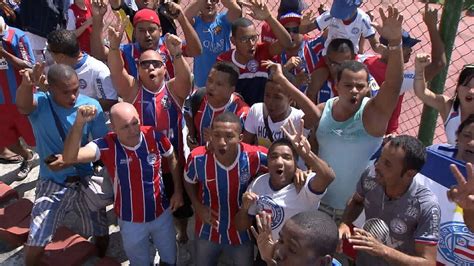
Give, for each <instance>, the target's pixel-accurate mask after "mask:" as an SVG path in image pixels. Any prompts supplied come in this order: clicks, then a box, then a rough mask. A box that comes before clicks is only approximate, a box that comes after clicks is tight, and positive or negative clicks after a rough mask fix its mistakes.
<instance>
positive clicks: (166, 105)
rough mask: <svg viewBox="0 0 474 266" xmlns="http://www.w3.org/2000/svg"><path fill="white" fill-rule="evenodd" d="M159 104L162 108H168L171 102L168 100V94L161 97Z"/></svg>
mask: <svg viewBox="0 0 474 266" xmlns="http://www.w3.org/2000/svg"><path fill="white" fill-rule="evenodd" d="M161 105H162V106H163V108H164V109H166V110H167V109H169V108H170V106H171V103H170V101H168V96H167V95H165V96H164V97H163V99H161Z"/></svg>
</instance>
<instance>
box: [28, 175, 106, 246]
mask: <svg viewBox="0 0 474 266" xmlns="http://www.w3.org/2000/svg"><path fill="white" fill-rule="evenodd" d="M80 186H81V184H80V183H79V182H76V183H68V184H66V185H60V184H57V183H54V182H53V181H51V180H41V179H39V180H38V183H37V185H36V199H35V202H34V204H33V209H32V211H31V224H30V232H29V235H28V241H27V243H26V244H27V245H28V246H34V247H44V246H46V245H47V244H48V243H49V242H51V239H52V238H53V235H54V233H55V232H56V229H57V228H58V225H59V224H60V222H61V221H63V220H64V217H65V215H66V214H67V213H68V212H69V211H72V210H73V211H75V212H76V213H77V215H78V216H79V219H80V220H81V234H82V235H83V236H86V237H87V236H92V235H94V236H104V235H107V234H108V233H109V231H108V227H107V216H106V212H105V209H102V210H101V211H99V212H92V211H90V210H89V208H88V207H87V204H86V202H85V201H84V198H83V193H82V192H81V187H80Z"/></svg>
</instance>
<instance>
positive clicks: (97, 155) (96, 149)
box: [84, 138, 109, 162]
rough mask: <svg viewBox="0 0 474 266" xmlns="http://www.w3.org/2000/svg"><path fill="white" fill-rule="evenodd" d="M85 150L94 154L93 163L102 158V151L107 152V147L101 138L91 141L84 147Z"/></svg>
mask: <svg viewBox="0 0 474 266" xmlns="http://www.w3.org/2000/svg"><path fill="white" fill-rule="evenodd" d="M99 145H100V147H102V149H101V148H99ZM84 147H85V148H88V149H92V150H94V152H95V158H94V162H96V161H98V160H99V159H100V158H101V157H102V153H101V152H102V150H104V151H106V150H109V147H108V145H107V143H106V141H105V140H104V139H103V138H100V139H96V140H93V141H91V142H89V143H87V144H86V146H84Z"/></svg>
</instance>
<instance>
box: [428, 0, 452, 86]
mask: <svg viewBox="0 0 474 266" xmlns="http://www.w3.org/2000/svg"><path fill="white" fill-rule="evenodd" d="M423 21H424V22H425V25H426V27H427V28H428V33H429V34H430V41H431V64H429V65H427V66H426V67H425V79H426V81H431V80H432V79H433V78H434V77H435V76H436V75H437V74H438V73H439V72H440V71H441V70H442V69H443V68H444V67H445V66H446V64H447V62H446V52H445V49H444V43H443V40H442V39H441V35H440V34H439V31H438V26H437V25H438V10H436V9H433V8H429V6H428V3H426V4H425V11H424V13H423Z"/></svg>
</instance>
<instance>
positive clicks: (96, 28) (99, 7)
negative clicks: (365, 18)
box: [91, 0, 109, 61]
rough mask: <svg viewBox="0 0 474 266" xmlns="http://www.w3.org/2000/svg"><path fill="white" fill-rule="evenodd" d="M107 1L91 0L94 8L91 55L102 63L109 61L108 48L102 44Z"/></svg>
mask: <svg viewBox="0 0 474 266" xmlns="http://www.w3.org/2000/svg"><path fill="white" fill-rule="evenodd" d="M107 5H108V1H107V0H91V6H92V10H91V12H92V32H91V55H92V56H93V57H95V58H97V59H99V60H101V61H106V60H107V53H108V52H109V51H108V50H109V49H108V48H107V47H105V45H104V44H103V42H102V30H103V29H104V15H105V13H106V12H107Z"/></svg>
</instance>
